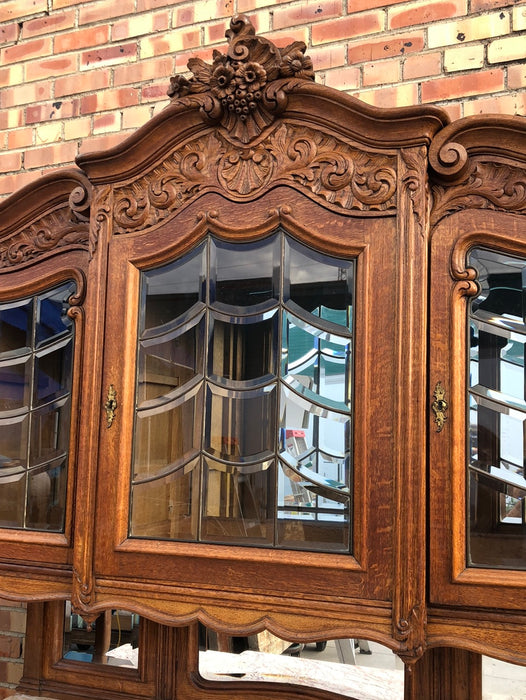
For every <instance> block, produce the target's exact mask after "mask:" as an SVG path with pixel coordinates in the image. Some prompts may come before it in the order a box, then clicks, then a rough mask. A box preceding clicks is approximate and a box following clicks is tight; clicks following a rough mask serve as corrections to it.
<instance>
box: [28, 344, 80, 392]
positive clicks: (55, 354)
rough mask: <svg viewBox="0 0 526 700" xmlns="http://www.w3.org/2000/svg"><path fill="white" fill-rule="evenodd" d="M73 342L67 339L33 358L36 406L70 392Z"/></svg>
mask: <svg viewBox="0 0 526 700" xmlns="http://www.w3.org/2000/svg"><path fill="white" fill-rule="evenodd" d="M72 363H73V340H72V339H71V338H69V339H68V340H66V341H65V342H63V343H61V344H60V345H58V346H56V347H54V348H53V349H52V350H51V351H49V350H48V351H46V352H45V353H41V354H39V355H37V356H36V357H35V379H34V384H33V386H34V388H35V398H34V405H35V406H38V405H41V404H43V403H48V402H49V401H54V400H56V399H58V398H60V397H61V396H63V395H64V394H65V393H69V391H70V390H71V373H72Z"/></svg>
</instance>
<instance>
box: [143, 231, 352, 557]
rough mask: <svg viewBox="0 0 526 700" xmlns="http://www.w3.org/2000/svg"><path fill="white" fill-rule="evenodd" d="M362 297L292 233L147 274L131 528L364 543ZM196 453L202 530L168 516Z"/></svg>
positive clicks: (334, 265)
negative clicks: (355, 437)
mask: <svg viewBox="0 0 526 700" xmlns="http://www.w3.org/2000/svg"><path fill="white" fill-rule="evenodd" d="M181 280H184V285H182V284H181ZM167 290H168V291H170V293H169V294H168V295H166V292H167ZM353 293H354V263H353V261H352V260H339V259H336V258H332V257H330V256H326V255H322V254H320V253H317V252H315V251H313V250H311V249H309V248H307V247H306V246H304V245H302V244H300V243H298V242H297V241H294V240H293V239H292V238H290V237H289V236H287V235H286V234H285V233H284V232H283V231H281V230H280V231H277V232H276V233H275V234H274V235H272V236H269V237H267V238H265V239H264V240H261V241H256V242H252V243H231V242H226V241H219V240H217V239H215V238H214V237H213V236H209V237H208V238H207V239H206V240H205V241H204V242H203V243H201V244H200V246H199V247H198V248H197V249H196V251H195V252H193V253H190V254H188V255H186V256H185V257H183V258H181V259H180V260H176V261H174V262H171V263H169V264H167V265H164V266H162V267H160V268H158V269H152V270H148V271H147V272H144V273H142V285H141V300H142V309H143V310H144V309H145V311H141V314H140V320H139V341H138V356H139V362H138V372H137V413H136V419H135V438H134V439H135V442H134V473H133V479H132V495H131V500H130V503H131V516H130V535H131V536H133V537H158V538H160V539H189V540H196V541H202V542H224V543H236V544H251V545H254V546H256V545H257V546H263V547H285V548H298V549H307V550H308V549H313V550H319V551H329V552H334V551H337V552H350V551H351V550H352V546H351V530H350V523H351V505H352V503H351V501H352V499H351V478H352V469H351V467H352V459H351V455H352V449H351V441H352V436H351V433H352V430H351V387H352V299H353ZM163 303H164V304H165V306H166V308H162V307H163ZM280 352H281V356H280ZM182 374H184V375H185V376H184V377H183V378H182V379H181V375H182ZM181 382H182V383H181ZM201 392H202V395H203V397H204V399H203V400H202V401H201V400H200V401H199V402H196V401H195V400H192V401H193V403H192V402H191V401H190V394H192V396H198V395H201ZM183 396H186V397H187V399H185V400H184V401H183V398H182V397H183ZM184 412H186V413H187V417H186V418H185V419H183V418H182V417H181V416H182V413H184ZM183 423H184V426H183ZM291 435H295V436H297V437H298V438H299V436H301V439H302V441H303V443H302V447H301V449H300V447H299V443H300V442H301V441H300V440H299V439H298V440H296V441H295V442H294V444H292V442H291V441H290V440H289V437H290V436H291ZM194 458H195V466H194V467H193V468H192V469H193V471H192V479H191V481H192V488H191V493H190V491H188V494H187V498H188V499H190V500H191V503H192V505H191V513H192V515H191V520H192V527H191V528H189V529H187V530H184V528H183V527H182V526H181V527H179V526H178V527H175V528H174V526H173V522H172V520H173V518H171V517H170V516H167V517H164V518H163V522H164V521H166V523H168V522H169V521H170V523H171V524H170V525H169V526H168V525H166V526H165V525H159V524H157V525H154V524H153V523H154V521H155V523H157V520H156V514H155V509H154V508H153V507H151V508H150V506H147V505H145V504H146V503H153V502H155V503H157V505H158V509H159V511H163V512H164V511H165V510H166V507H165V505H163V504H164V503H165V502H167V501H166V498H167V496H163V495H162V489H163V488H165V489H166V490H170V489H171V488H172V486H171V483H172V480H173V479H175V476H174V475H175V474H176V473H177V474H178V475H179V476H178V477H177V478H178V479H179V480H181V478H182V477H181V471H180V470H181V469H182V467H183V466H184V465H185V464H186V462H187V461H188V460H189V459H194ZM179 483H182V481H179ZM163 484H164V486H163ZM196 489H199V493H198V495H197V496H196ZM152 494H154V495H152ZM298 498H299V500H300V501H301V503H300V502H299V501H298ZM302 509H308V512H307V511H305V512H304V510H302ZM147 512H151V517H152V519H153V520H152V523H151V524H148V522H147V516H146V513H147ZM298 513H299V515H298Z"/></svg>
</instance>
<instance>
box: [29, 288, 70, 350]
mask: <svg viewBox="0 0 526 700" xmlns="http://www.w3.org/2000/svg"><path fill="white" fill-rule="evenodd" d="M74 291H75V285H74V284H73V283H68V284H66V285H63V286H62V287H59V288H58V289H56V290H54V291H52V292H46V293H44V294H40V295H39V296H38V297H37V311H36V314H37V316H36V328H35V346H36V347H39V346H40V345H42V344H43V343H46V342H49V341H52V340H53V341H54V340H56V339H57V338H58V337H59V336H61V335H63V334H64V333H67V332H69V331H70V330H71V325H72V322H71V319H70V318H69V317H68V316H67V311H68V309H69V306H68V299H69V297H70V296H71V295H72V294H73V292H74Z"/></svg>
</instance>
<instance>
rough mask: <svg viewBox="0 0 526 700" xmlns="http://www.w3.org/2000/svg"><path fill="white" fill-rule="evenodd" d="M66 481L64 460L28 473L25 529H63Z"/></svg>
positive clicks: (65, 463)
mask: <svg viewBox="0 0 526 700" xmlns="http://www.w3.org/2000/svg"><path fill="white" fill-rule="evenodd" d="M66 479H67V462H66V460H65V459H61V460H56V461H54V462H52V463H51V464H47V465H46V466H44V467H38V468H36V469H31V470H30V471H29V472H28V480H27V481H28V495H27V515H26V523H25V526H26V527H27V528H31V529H33V530H52V531H53V532H60V531H62V530H63V529H64V519H65V512H66Z"/></svg>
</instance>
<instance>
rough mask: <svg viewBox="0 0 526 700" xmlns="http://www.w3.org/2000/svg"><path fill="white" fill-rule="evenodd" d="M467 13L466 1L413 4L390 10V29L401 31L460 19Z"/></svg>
mask: <svg viewBox="0 0 526 700" xmlns="http://www.w3.org/2000/svg"><path fill="white" fill-rule="evenodd" d="M466 12H467V7H466V0H449V2H446V1H445V0H442V1H441V2H420V0H418V1H417V2H413V3H412V4H411V5H404V7H402V8H398V7H397V8H394V9H389V12H388V20H387V21H388V28H389V29H401V28H402V27H414V26H415V25H418V24H429V23H430V22H437V21H438V20H441V19H447V18H449V17H458V16H459V15H465V14H466Z"/></svg>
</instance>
